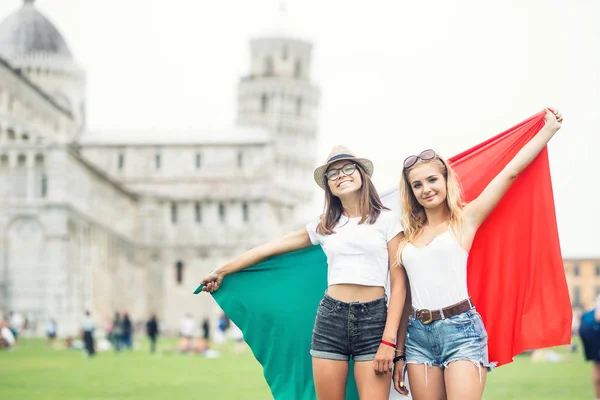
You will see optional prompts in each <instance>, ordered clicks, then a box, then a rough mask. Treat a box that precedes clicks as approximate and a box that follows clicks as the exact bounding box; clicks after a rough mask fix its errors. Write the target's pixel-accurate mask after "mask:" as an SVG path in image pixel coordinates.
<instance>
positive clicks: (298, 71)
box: [294, 60, 302, 78]
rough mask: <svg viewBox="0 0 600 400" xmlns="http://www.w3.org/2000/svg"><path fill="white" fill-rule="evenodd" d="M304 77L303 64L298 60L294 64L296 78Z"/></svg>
mask: <svg viewBox="0 0 600 400" xmlns="http://www.w3.org/2000/svg"><path fill="white" fill-rule="evenodd" d="M301 76H302V62H301V61H300V60H296V63H295V64H294V78H300V77H301Z"/></svg>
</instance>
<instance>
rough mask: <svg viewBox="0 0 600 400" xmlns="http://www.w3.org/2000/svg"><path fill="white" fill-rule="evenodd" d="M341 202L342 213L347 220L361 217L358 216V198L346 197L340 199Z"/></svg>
mask: <svg viewBox="0 0 600 400" xmlns="http://www.w3.org/2000/svg"><path fill="white" fill-rule="evenodd" d="M340 201H341V202H342V210H343V211H342V212H343V214H344V215H345V216H346V217H348V218H356V217H362V215H361V214H360V207H359V204H358V196H356V195H355V196H348V197H346V198H344V199H340Z"/></svg>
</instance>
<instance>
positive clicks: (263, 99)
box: [260, 93, 269, 113]
mask: <svg viewBox="0 0 600 400" xmlns="http://www.w3.org/2000/svg"><path fill="white" fill-rule="evenodd" d="M268 109H269V98H268V97H267V95H266V94H265V93H263V94H262V96H260V111H261V112H263V113H266V112H267V110H268Z"/></svg>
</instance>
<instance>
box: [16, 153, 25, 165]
mask: <svg viewBox="0 0 600 400" xmlns="http://www.w3.org/2000/svg"><path fill="white" fill-rule="evenodd" d="M26 164H27V156H25V154H19V155H18V156H17V166H19V167H25V165H26Z"/></svg>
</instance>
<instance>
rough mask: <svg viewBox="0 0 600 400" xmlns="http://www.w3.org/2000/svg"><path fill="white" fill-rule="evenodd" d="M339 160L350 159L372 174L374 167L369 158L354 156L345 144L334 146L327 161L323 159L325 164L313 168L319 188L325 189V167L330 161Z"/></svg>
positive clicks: (368, 173)
mask: <svg viewBox="0 0 600 400" xmlns="http://www.w3.org/2000/svg"><path fill="white" fill-rule="evenodd" d="M340 160H352V161H354V162H356V163H357V164H359V165H360V166H361V168H362V169H363V171H365V173H366V174H367V175H369V176H372V175H373V169H374V168H373V163H372V162H371V160H368V159H366V158H358V157H356V154H355V153H354V152H353V151H352V150H350V149H349V148H347V147H346V146H343V145H339V146H335V147H334V148H333V150H331V152H330V153H329V155H328V156H327V161H325V164H323V165H321V166H320V167H318V168H317V169H315V172H314V174H313V176H314V178H315V182H317V185H319V186H320V187H321V189H323V190H325V186H326V185H327V178H325V172H327V168H329V166H330V165H331V164H332V163H334V162H336V161H340Z"/></svg>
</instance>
